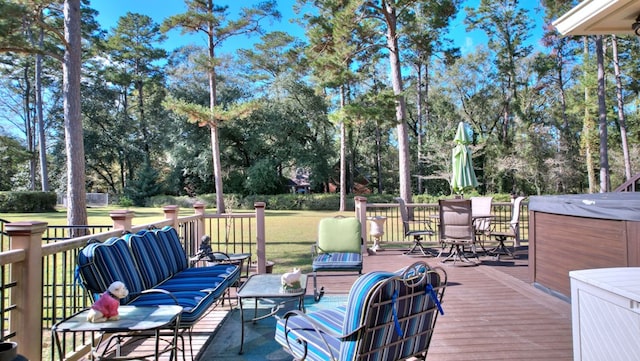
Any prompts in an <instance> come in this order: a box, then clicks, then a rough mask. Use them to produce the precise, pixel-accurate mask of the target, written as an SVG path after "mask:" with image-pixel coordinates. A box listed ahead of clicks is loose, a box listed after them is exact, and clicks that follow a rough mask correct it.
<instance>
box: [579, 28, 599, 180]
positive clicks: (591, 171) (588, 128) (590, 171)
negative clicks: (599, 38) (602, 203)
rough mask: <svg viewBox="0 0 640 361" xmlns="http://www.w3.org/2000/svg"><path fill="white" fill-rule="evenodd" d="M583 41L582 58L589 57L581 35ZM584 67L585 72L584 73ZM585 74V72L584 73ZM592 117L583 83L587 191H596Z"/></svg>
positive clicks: (587, 44) (587, 41)
mask: <svg viewBox="0 0 640 361" xmlns="http://www.w3.org/2000/svg"><path fill="white" fill-rule="evenodd" d="M583 41H584V44H583V45H584V47H583V49H584V60H585V61H586V60H587V59H589V38H588V37H586V36H585V37H583ZM586 71H587V70H586V69H585V73H586ZM585 75H586V74H585ZM593 128H594V127H593V118H592V117H591V113H590V112H589V87H587V86H586V85H585V87H584V120H583V123H582V137H583V138H582V139H583V142H582V144H583V147H584V153H585V163H586V166H587V176H588V179H589V193H595V192H596V183H597V182H596V171H595V165H594V164H593V149H592V145H593V142H592V141H591V138H592V136H591V132H592V129H593Z"/></svg>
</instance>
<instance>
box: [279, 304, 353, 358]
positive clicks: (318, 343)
mask: <svg viewBox="0 0 640 361" xmlns="http://www.w3.org/2000/svg"><path fill="white" fill-rule="evenodd" d="M344 314H345V307H343V306H342V307H337V308H333V309H325V310H320V311H318V312H313V313H309V314H308V315H307V316H308V317H309V318H311V319H312V320H314V321H316V322H318V323H320V324H322V325H324V326H326V327H328V328H330V329H331V330H332V331H333V332H335V333H337V334H340V330H341V329H342V323H343V321H344ZM286 322H287V325H286V326H287V329H288V330H289V331H290V333H289V334H288V335H286V334H285V319H280V320H278V323H277V325H276V335H275V339H276V341H277V342H278V343H279V344H281V345H282V346H284V347H285V348H287V341H288V342H289V346H290V347H291V348H292V351H293V355H295V356H297V357H301V356H302V355H303V354H304V352H305V351H304V348H303V345H302V344H301V343H299V342H298V340H300V339H303V340H305V341H306V342H307V357H306V358H305V360H331V356H333V357H334V358H336V357H338V355H339V354H340V344H341V342H340V340H339V339H338V338H335V337H333V336H331V335H328V334H326V333H324V332H320V333H317V332H315V331H314V325H313V323H312V322H310V321H309V319H308V318H306V317H302V316H293V317H289V318H288V320H287V321H286ZM287 337H288V340H287ZM325 340H326V342H327V344H328V345H329V350H330V351H328V350H327V346H326V344H325Z"/></svg>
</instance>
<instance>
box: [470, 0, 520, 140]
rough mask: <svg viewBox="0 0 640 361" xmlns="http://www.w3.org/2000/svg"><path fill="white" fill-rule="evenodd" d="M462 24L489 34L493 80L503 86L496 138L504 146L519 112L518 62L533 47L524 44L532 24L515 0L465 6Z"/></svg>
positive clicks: (491, 1) (489, 1)
mask: <svg viewBox="0 0 640 361" xmlns="http://www.w3.org/2000/svg"><path fill="white" fill-rule="evenodd" d="M465 9H466V11H467V18H466V19H465V23H466V24H467V26H468V29H476V28H478V29H481V30H483V31H484V32H485V33H486V34H487V36H488V37H489V42H488V46H489V49H491V50H492V51H493V52H494V53H495V66H496V68H497V72H496V79H495V80H496V81H497V82H498V83H499V84H500V85H501V86H502V94H503V96H502V109H501V111H500V113H501V115H502V120H501V132H500V133H498V135H499V139H500V140H501V141H502V142H503V144H504V145H505V146H506V147H509V146H510V145H511V142H512V141H511V136H512V135H511V134H510V128H511V127H512V126H511V123H512V121H513V120H514V118H515V117H518V116H519V115H520V114H519V111H520V110H519V109H518V105H519V99H518V87H519V85H520V82H521V80H520V79H518V76H517V74H518V73H517V72H518V62H520V61H522V59H524V58H526V57H527V56H528V55H529V54H530V53H531V49H532V47H531V46H530V45H524V44H525V40H526V39H527V38H528V37H529V34H530V30H531V23H530V22H529V21H528V19H529V15H528V14H527V11H526V10H525V9H522V8H519V6H518V0H481V1H480V6H479V7H478V8H477V9H474V8H470V7H467V8H465Z"/></svg>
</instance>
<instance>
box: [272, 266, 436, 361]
mask: <svg viewBox="0 0 640 361" xmlns="http://www.w3.org/2000/svg"><path fill="white" fill-rule="evenodd" d="M446 284H447V276H446V272H445V271H444V270H443V269H442V268H439V267H436V268H431V267H429V266H428V265H427V264H426V263H424V262H417V263H414V264H412V265H411V266H409V267H407V268H405V269H403V270H402V271H399V272H396V273H391V272H370V273H367V274H365V275H363V276H362V277H360V278H358V279H357V280H356V282H355V283H354V284H353V286H352V287H351V290H350V291H349V297H348V299H347V303H346V304H345V305H344V306H339V307H336V308H327V309H322V310H320V311H317V312H311V313H309V314H305V313H302V312H300V311H290V312H288V313H286V314H285V315H284V317H283V318H282V319H280V320H279V321H278V323H277V325H276V334H275V339H276V341H277V342H278V343H280V344H281V345H282V346H283V347H284V348H285V350H286V351H287V352H289V353H290V354H291V355H292V356H293V357H294V358H295V359H296V360H311V361H313V360H341V361H349V360H370V361H374V360H403V359H407V358H409V357H418V358H421V359H424V358H426V354H427V350H428V348H429V343H430V342H431V336H432V335H433V330H434V327H435V324H436V320H437V317H438V313H443V312H442V307H441V302H442V297H443V296H444V290H445V288H446Z"/></svg>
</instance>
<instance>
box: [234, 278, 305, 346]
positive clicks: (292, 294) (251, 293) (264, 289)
mask: <svg viewBox="0 0 640 361" xmlns="http://www.w3.org/2000/svg"><path fill="white" fill-rule="evenodd" d="M281 277H282V275H281V274H255V275H252V276H251V277H249V279H248V280H247V282H245V283H244V284H243V285H242V287H240V289H239V290H238V305H239V306H240V322H242V333H241V337H240V352H239V353H240V354H242V352H243V351H242V347H243V345H244V322H245V321H244V309H243V308H242V300H244V299H247V298H253V299H254V302H255V303H254V313H253V318H252V319H251V321H252V322H256V321H258V320H261V319H264V318H267V317H270V316H273V315H275V314H276V313H277V312H278V311H279V310H280V309H282V307H283V306H284V305H285V304H286V303H288V302H292V301H298V309H299V310H302V311H304V296H305V294H306V293H307V275H305V274H303V275H301V277H300V289H299V290H294V291H284V290H283V288H282V285H281V281H280V278H281ZM258 300H266V301H267V302H272V303H273V307H272V308H271V311H270V312H269V313H267V314H266V315H262V316H259V317H258Z"/></svg>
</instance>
